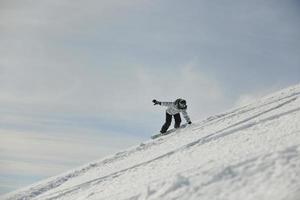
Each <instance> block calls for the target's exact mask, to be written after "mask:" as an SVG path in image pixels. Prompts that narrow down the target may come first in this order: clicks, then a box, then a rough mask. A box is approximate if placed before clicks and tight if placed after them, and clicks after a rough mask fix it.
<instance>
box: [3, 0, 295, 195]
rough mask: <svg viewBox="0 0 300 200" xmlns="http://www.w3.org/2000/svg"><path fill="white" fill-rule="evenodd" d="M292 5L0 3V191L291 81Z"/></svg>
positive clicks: (248, 0)
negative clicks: (171, 106)
mask: <svg viewBox="0 0 300 200" xmlns="http://www.w3.org/2000/svg"><path fill="white" fill-rule="evenodd" d="M299 55H300V2H299V1H298V0H285V1H282V0H227V1H224V0H187V1H182V0H86V1H71V0H43V1H39V0H0V91H1V92H0V108H1V112H0V193H5V192H8V191H11V190H14V189H16V188H18V187H21V186H24V185H27V184H29V183H32V182H34V181H36V180H40V179H42V178H44V177H48V176H52V175H56V174H57V173H60V172H63V171H65V170H67V169H70V168H73V167H74V166H78V165H80V164H83V163H86V162H89V161H91V160H95V159H99V158H102V157H103V156H106V155H109V154H111V153H114V152H116V151H118V150H121V149H123V148H126V147H128V146H131V145H134V144H138V143H139V142H141V141H144V140H146V139H148V138H149V137H150V136H151V134H153V133H155V132H158V131H159V130H160V127H161V125H162V123H163V120H164V117H165V116H164V112H165V111H164V108H160V107H153V105H152V103H151V100H152V99H153V98H156V99H158V100H165V101H173V100H175V99H176V98H178V97H182V98H186V99H187V102H188V107H189V109H188V112H189V114H190V116H191V118H192V121H194V122H196V121H201V120H202V119H204V118H206V117H209V116H210V115H213V114H218V113H220V112H224V111H226V110H228V109H231V108H232V107H237V106H239V105H243V104H245V103H248V102H251V101H252V100H253V99H255V98H257V97H260V96H262V95H265V94H267V93H269V92H272V91H275V90H278V89H281V88H284V87H286V86H289V85H292V84H297V83H299V82H300V56H299Z"/></svg>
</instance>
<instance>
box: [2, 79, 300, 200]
mask: <svg viewBox="0 0 300 200" xmlns="http://www.w3.org/2000/svg"><path fill="white" fill-rule="evenodd" d="M199 112H201V111H199ZM149 137H150V135H149ZM2 199H7V200H15V199H22V200H25V199H40V200H52V199H64V200H81V199H82V200H102V199H107V200H143V199H147V200H153V199H163V200H169V199H180V200H184V199H189V200H190V199H191V200H199V199H201V200H206V199H207V200H214V199H218V200H226V199H230V200H234V199H236V200H240V199H243V200H250V199H251V200H254V199H255V200H261V199H264V200H299V199H300V85H296V86H293V87H290V88H287V89H285V90H282V91H279V92H277V93H274V94H272V95H269V96H267V97H265V98H263V99H261V100H259V101H257V102H255V103H253V104H250V105H247V106H244V107H241V108H239V109H236V110H233V111H231V112H227V113H224V114H220V115H216V116H213V117H210V118H208V119H206V120H204V121H200V122H195V123H194V124H192V125H191V126H189V127H187V128H185V129H182V130H178V131H176V132H175V133H173V134H170V135H167V136H164V137H161V138H157V139H155V140H149V141H146V142H144V143H141V144H140V145H138V146H135V147H132V148H131V149H127V150H125V151H122V152H119V153H117V154H115V155H113V156H110V157H107V158H105V159H102V160H100V161H98V162H93V163H90V164H87V165H86V166H83V167H80V168H78V169H75V170H72V171H69V172H67V173H65V174H62V175H59V176H57V177H53V178H50V179H47V180H45V181H42V182H39V183H37V184H35V185H32V186H30V187H27V188H24V189H22V190H19V191H16V192H14V193H10V194H8V195H6V196H2Z"/></svg>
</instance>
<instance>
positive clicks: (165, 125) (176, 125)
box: [160, 113, 181, 133]
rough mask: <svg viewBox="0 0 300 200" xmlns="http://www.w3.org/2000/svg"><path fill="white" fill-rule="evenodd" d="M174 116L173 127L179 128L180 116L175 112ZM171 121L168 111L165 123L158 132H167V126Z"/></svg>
mask: <svg viewBox="0 0 300 200" xmlns="http://www.w3.org/2000/svg"><path fill="white" fill-rule="evenodd" d="M173 116H174V119H175V125H174V128H179V127H180V123H181V117H180V114H179V113H177V114H175V115H173ZM171 122H172V115H170V114H169V113H166V122H165V124H164V125H163V126H162V127H161V130H160V132H161V133H165V132H167V130H168V128H169V127H170V125H171Z"/></svg>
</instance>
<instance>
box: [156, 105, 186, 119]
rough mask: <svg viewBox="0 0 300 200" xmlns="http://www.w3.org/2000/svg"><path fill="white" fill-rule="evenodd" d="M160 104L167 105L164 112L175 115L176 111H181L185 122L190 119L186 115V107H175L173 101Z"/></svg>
mask: <svg viewBox="0 0 300 200" xmlns="http://www.w3.org/2000/svg"><path fill="white" fill-rule="evenodd" d="M161 106H167V107H168V108H167V110H166V112H167V113H168V114H170V115H175V114H178V113H182V115H183V117H184V118H185V120H186V121H187V122H190V121H191V119H190V117H189V115H188V113H187V112H186V109H179V108H178V107H177V105H176V104H175V102H161Z"/></svg>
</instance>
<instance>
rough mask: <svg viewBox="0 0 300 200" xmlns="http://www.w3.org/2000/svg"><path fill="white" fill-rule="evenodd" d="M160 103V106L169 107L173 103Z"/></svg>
mask: <svg viewBox="0 0 300 200" xmlns="http://www.w3.org/2000/svg"><path fill="white" fill-rule="evenodd" d="M160 103H161V104H160V105H161V106H171V105H173V103H174V102H160Z"/></svg>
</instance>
